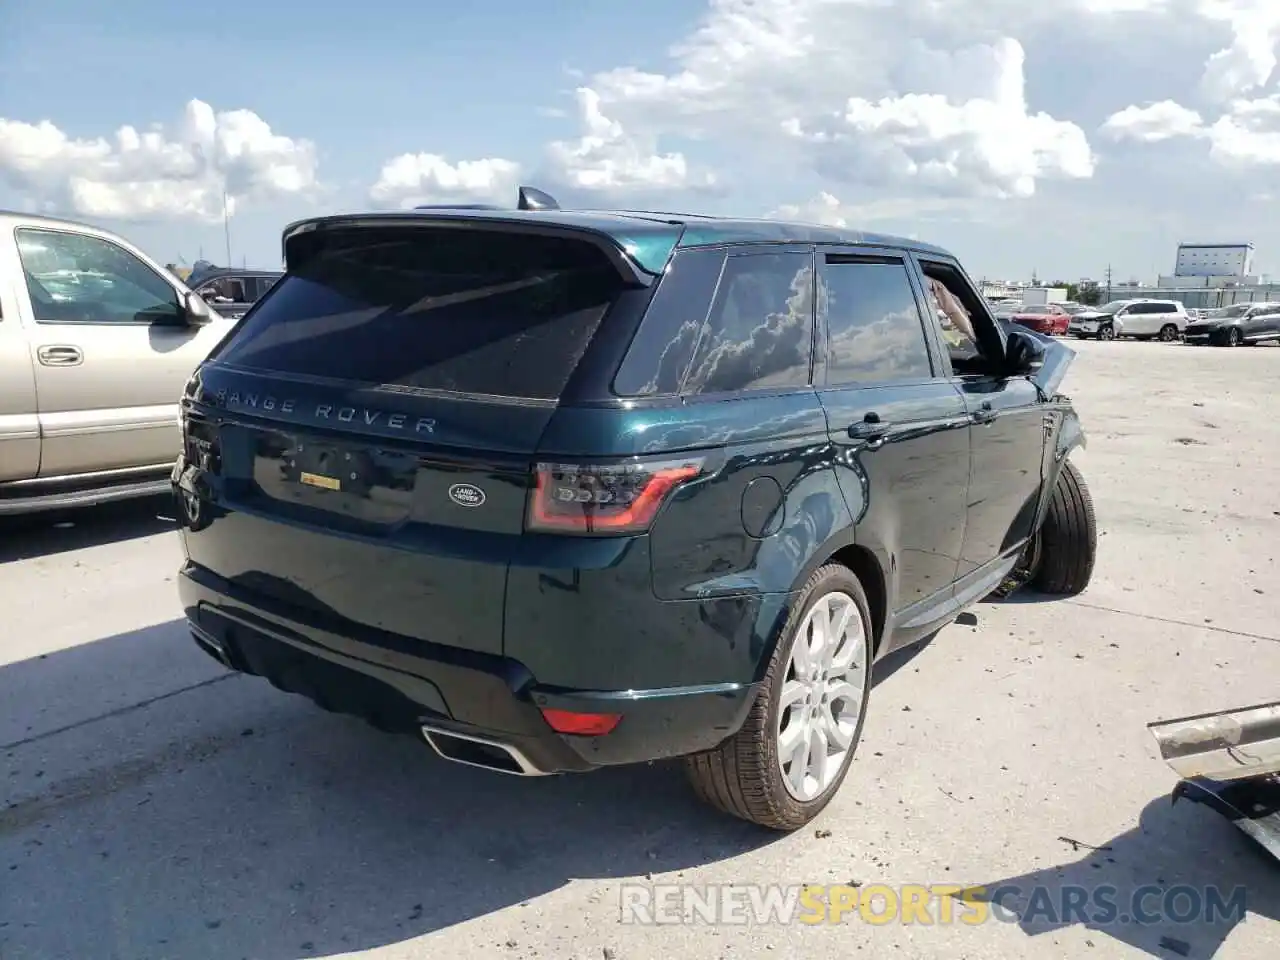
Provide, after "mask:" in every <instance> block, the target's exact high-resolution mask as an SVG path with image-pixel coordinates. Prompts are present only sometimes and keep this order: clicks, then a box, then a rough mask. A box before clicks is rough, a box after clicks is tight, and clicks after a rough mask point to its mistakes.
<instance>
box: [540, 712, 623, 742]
mask: <svg viewBox="0 0 1280 960" xmlns="http://www.w3.org/2000/svg"><path fill="white" fill-rule="evenodd" d="M542 716H543V718H544V719H545V720H546V721H547V724H548V725H549V726H550V727H551V729H552V730H554V731H555V732H556V733H565V734H569V735H571V736H578V737H602V736H604V735H605V734H606V733H612V732H613V729H614V727H616V726H617V725H618V723H619V722H620V721H621V720H622V714H620V713H577V712H575V711H572V710H557V709H555V708H554V707H543V708H542Z"/></svg>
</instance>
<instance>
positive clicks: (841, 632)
mask: <svg viewBox="0 0 1280 960" xmlns="http://www.w3.org/2000/svg"><path fill="white" fill-rule="evenodd" d="M866 683H867V625H866V624H865V623H864V622H863V619H862V612H861V611H860V610H859V609H858V605H857V603H855V602H854V599H853V597H851V596H849V594H847V593H843V592H841V591H838V590H836V591H832V592H831V593H828V594H825V595H824V596H822V597H821V598H820V599H819V600H818V602H817V603H815V604H814V605H813V608H812V609H811V610H810V611H809V613H808V615H807V616H806V617H805V619H804V622H803V623H802V624H801V625H800V629H799V630H798V631H797V633H796V639H795V643H794V644H792V647H791V658H790V661H789V662H788V663H787V672H786V679H785V680H784V681H783V684H782V696H781V699H780V701H779V703H778V738H777V742H778V765H779V766H780V767H781V769H782V781H783V783H784V784H785V785H786V788H787V793H789V794H791V796H793V797H794V798H795V799H797V800H799V801H800V802H802V803H805V802H808V801H810V800H815V799H817V798H818V797H820V796H821V795H822V794H823V792H824V791H825V790H826V789H827V788H828V787H829V786H831V784H832V782H833V781H834V780H835V779H836V777H837V776H839V774H840V771H841V770H842V769H843V767H844V763H845V759H846V758H847V756H848V754H849V750H850V749H851V748H852V746H853V738H854V735H855V734H856V733H857V730H858V721H859V720H860V719H861V718H860V716H859V715H860V713H861V711H862V703H863V693H864V692H865V689H866Z"/></svg>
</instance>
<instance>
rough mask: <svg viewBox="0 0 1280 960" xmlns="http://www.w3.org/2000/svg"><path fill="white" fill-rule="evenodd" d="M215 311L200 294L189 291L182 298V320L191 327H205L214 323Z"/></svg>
mask: <svg viewBox="0 0 1280 960" xmlns="http://www.w3.org/2000/svg"><path fill="white" fill-rule="evenodd" d="M214 316H216V314H214V312H213V309H212V308H211V307H210V306H209V305H208V304H207V303H205V302H204V300H202V299H201V298H200V295H199V294H198V293H195V292H193V291H191V290H188V291H187V292H186V293H185V294H183V297H182V319H183V320H184V321H186V324H187V326H189V327H203V326H205V325H206V324H210V323H212V322H213V318H214Z"/></svg>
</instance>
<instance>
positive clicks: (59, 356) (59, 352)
mask: <svg viewBox="0 0 1280 960" xmlns="http://www.w3.org/2000/svg"><path fill="white" fill-rule="evenodd" d="M36 356H37V357H38V358H39V359H40V362H41V363H43V364H44V365H45V366H46V367H74V366H76V365H78V364H81V363H84V353H83V352H82V351H81V349H80V348H79V347H72V346H65V345H55V346H48V347H41V348H40V349H39V350H37V351H36Z"/></svg>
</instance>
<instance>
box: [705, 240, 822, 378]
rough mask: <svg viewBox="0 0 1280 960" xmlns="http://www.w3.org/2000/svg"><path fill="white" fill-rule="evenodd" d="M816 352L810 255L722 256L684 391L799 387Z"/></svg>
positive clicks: (806, 375)
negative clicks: (715, 287)
mask: <svg viewBox="0 0 1280 960" xmlns="http://www.w3.org/2000/svg"><path fill="white" fill-rule="evenodd" d="M812 353H813V257H812V256H811V255H809V254H808V253H755V254H744V255H739V256H731V257H729V259H728V260H727V261H726V262H725V267H724V272H723V273H722V274H721V277H720V286H719V288H718V289H717V291H716V298H715V302H714V303H713V304H712V306H711V313H710V315H709V317H708V318H707V322H706V324H705V325H704V327H703V330H702V336H701V338H700V339H699V341H698V346H697V349H696V350H695V352H694V357H693V363H692V364H691V365H690V368H689V375H688V377H687V378H686V380H685V392H686V393H723V392H726V391H737V390H760V389H773V388H785V387H800V386H805V385H807V384H808V383H809V366H810V358H811V356H812Z"/></svg>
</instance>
